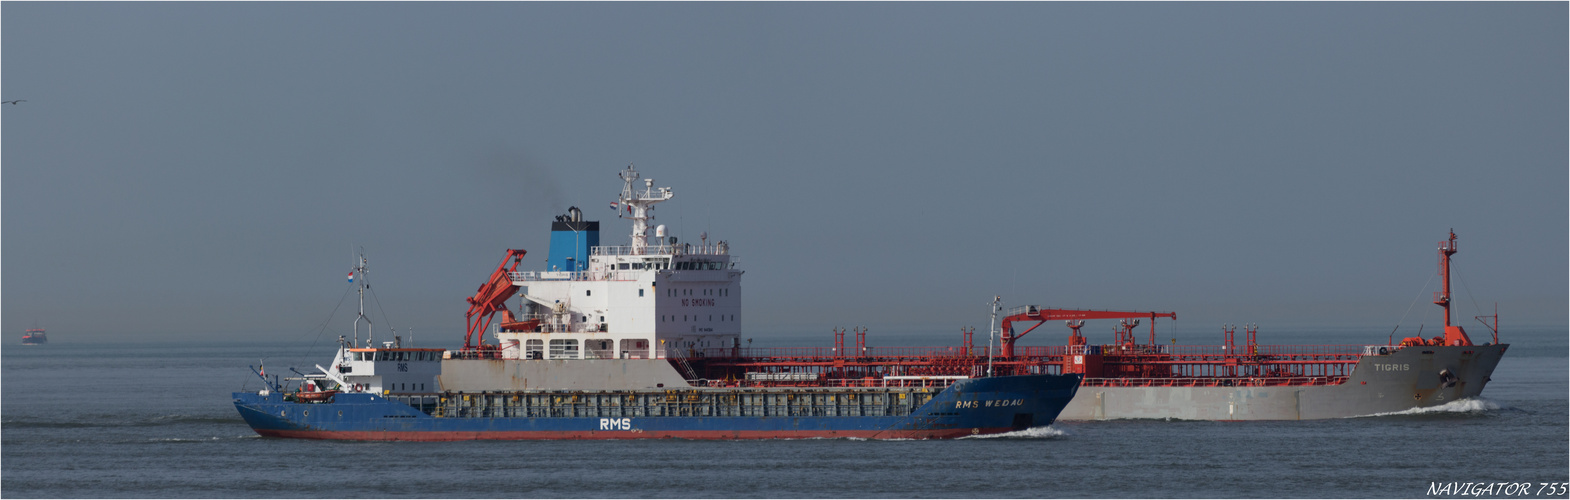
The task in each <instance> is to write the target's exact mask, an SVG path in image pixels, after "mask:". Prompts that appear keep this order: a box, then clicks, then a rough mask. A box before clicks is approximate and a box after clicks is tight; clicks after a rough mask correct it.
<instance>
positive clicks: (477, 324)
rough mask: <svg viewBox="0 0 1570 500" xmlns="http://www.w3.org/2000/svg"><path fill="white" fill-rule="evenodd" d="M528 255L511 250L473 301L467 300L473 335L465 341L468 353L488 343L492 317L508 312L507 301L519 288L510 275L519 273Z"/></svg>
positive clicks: (466, 318)
mask: <svg viewBox="0 0 1570 500" xmlns="http://www.w3.org/2000/svg"><path fill="white" fill-rule="evenodd" d="M526 253H528V252H527V251H525V250H514V249H509V250H507V256H506V257H504V258H502V261H501V263H500V264H497V265H496V270H495V271H492V272H491V277H490V279H488V280H486V281H485V284H482V285H480V289H479V291H476V292H474V296H473V297H469V298H468V299H466V300H468V301H469V312H468V314H465V315H464V319H465V320H467V321H468V323H469V333H468V335H467V336H465V337H464V339H463V349H464V350H470V349H478V348H481V346H482V345H483V344H484V342H485V330H486V329H487V328H490V326H491V317H492V316H495V315H496V312H497V311H505V310H506V309H507V299H509V298H511V297H512V294H513V293H515V292H517V291H518V285H514V284H512V277H510V276H508V275H507V274H508V273H511V272H513V271H516V270H517V269H518V264H519V263H520V262H522V261H523V254H526ZM507 261H512V266H510V267H509V266H508V265H507Z"/></svg>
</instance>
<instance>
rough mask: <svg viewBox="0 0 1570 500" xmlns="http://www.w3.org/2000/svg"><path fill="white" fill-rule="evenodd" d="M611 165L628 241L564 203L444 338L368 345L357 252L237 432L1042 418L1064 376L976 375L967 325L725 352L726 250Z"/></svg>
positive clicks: (884, 429) (770, 432)
mask: <svg viewBox="0 0 1570 500" xmlns="http://www.w3.org/2000/svg"><path fill="white" fill-rule="evenodd" d="M621 178H622V179H623V189H622V192H621V195H620V197H619V198H618V199H617V201H616V202H615V203H612V204H611V208H612V210H615V211H616V214H617V216H618V217H619V218H622V219H629V220H630V221H631V225H632V234H631V237H630V239H629V241H628V243H629V244H628V245H625V246H612V245H601V244H600V238H599V235H600V228H599V223H598V222H597V221H586V220H584V218H583V214H582V212H581V211H580V210H578V209H577V208H576V207H574V208H571V209H569V210H568V213H567V214H566V215H562V216H558V217H557V218H556V221H555V222H554V223H552V226H551V241H550V249H549V255H548V257H547V259H546V269H545V270H542V271H520V270H519V269H518V267H519V264H520V263H521V262H522V259H523V257H524V255H525V253H526V252H525V251H523V250H508V251H507V253H506V256H505V257H504V258H503V259H502V261H501V263H500V264H499V265H498V266H497V268H496V269H495V270H494V271H493V272H492V273H491V276H490V277H489V278H488V279H487V280H486V281H485V282H484V284H482V285H481V286H480V288H479V290H478V291H477V292H476V293H475V294H474V296H471V297H469V298H468V303H469V311H468V329H467V335H466V337H465V340H464V347H463V348H462V349H459V350H445V349H438V348H419V347H413V346H412V345H408V346H406V345H404V340H403V339H402V338H399V337H393V338H392V339H391V340H384V341H382V342H380V343H377V342H376V341H375V340H374V339H373V338H372V330H371V327H370V318H369V317H367V316H365V314H364V312H363V311H364V298H363V296H364V291H365V289H366V286H367V285H366V284H365V261H364V259H363V257H362V258H361V259H360V260H359V261H358V263H357V264H356V267H355V271H354V272H353V273H351V274H350V282H351V284H353V283H355V281H356V280H357V279H358V284H355V286H356V287H357V288H359V290H360V294H361V311H362V312H361V314H360V315H359V316H358V317H356V318H355V323H354V328H355V330H354V335H353V336H352V338H343V337H340V340H339V345H338V347H337V349H336V350H335V352H334V353H333V354H332V356H331V359H330V360H328V361H326V362H325V363H323V364H318V365H315V366H314V367H313V368H315V370H314V371H310V372H309V373H305V372H298V371H296V372H295V376H290V377H279V376H277V375H276V374H275V375H273V376H271V377H268V376H267V375H266V374H265V370H263V369H256V370H255V371H256V374H257V375H258V376H260V377H261V378H262V379H263V381H264V385H265V388H264V389H262V390H261V391H257V392H237V393H234V404H235V407H236V408H237V409H238V411H239V412H240V415H241V416H242V417H244V419H245V421H246V422H247V423H248V424H249V425H250V426H251V427H252V428H253V429H255V430H256V432H257V433H259V434H261V435H263V436H272V437H292V438H316V439H363V440H469V439H636V438H693V439H752V438H806V437H864V438H950V437H960V436H968V435H974V434H991V433H1000V432H1008V431H1012V430H1020V429H1026V428H1030V427H1038V426H1045V425H1048V424H1050V423H1052V422H1053V420H1054V419H1055V418H1056V417H1057V415H1058V414H1059V413H1060V412H1061V411H1062V410H1063V409H1064V407H1065V406H1066V405H1068V403H1069V401H1070V400H1071V399H1072V398H1073V397H1074V394H1075V392H1076V391H1077V390H1078V388H1079V386H1080V380H1081V375H1078V374H1062V373H1058V372H1057V371H1054V370H1051V369H1038V370H1031V369H1025V370H1010V371H1008V372H1006V373H1005V372H1000V371H994V370H993V368H994V367H993V366H992V365H991V364H990V362H991V361H992V360H993V359H994V358H995V357H996V354H997V352H996V351H994V350H991V349H984V348H976V347H974V346H972V345H971V342H970V341H969V339H970V335H969V334H968V333H967V335H966V341H965V343H964V344H963V345H962V346H956V347H940V348H930V347H904V348H898V347H896V348H891V347H872V346H869V345H867V340H866V339H867V332H866V329H864V328H858V329H855V330H853V331H854V332H855V343H854V345H846V339H845V333H847V330H843V329H836V330H835V343H834V346H833V347H805V348H752V347H743V346H742V337H741V322H742V309H741V276H742V274H743V273H744V271H743V270H742V269H740V268H739V259H738V258H737V257H736V255H734V254H733V253H731V248H730V244H729V243H728V242H725V241H717V242H712V243H711V242H710V241H709V238H708V235H707V234H706V233H705V234H703V235H701V236H700V237H699V242H697V243H696V244H694V243H682V242H679V241H678V240H677V238H674V237H667V236H666V232H665V226H655V227H653V228H652V229H653V233H654V234H653V235H650V234H648V233H649V229H651V228H650V225H649V223H650V222H651V221H652V220H653V218H654V216H653V205H654V204H656V203H660V202H663V201H666V200H669V199H671V197H672V196H673V195H672V192H671V190H670V188H654V187H653V186H654V182H653V180H652V179H644V180H643V182H642V183H641V185H639V184H640V183H639V182H637V181H638V180H639V175H638V172H637V171H636V170H634V169H632V168H631V167H628V168H627V169H626V170H624V171H622V172H621ZM998 311H999V309H998V307H997V301H996V300H994V303H993V315H994V319H995V318H996V314H997V312H998ZM497 314H500V315H501V318H500V321H499V322H496V323H495V324H494V325H493V323H492V320H493V318H495V316H496V315H497ZM361 323H364V324H365V327H366V331H365V332H364V338H363V339H362V335H361V333H362V332H361V331H360V324H361ZM748 343H749V344H750V339H749V341H748ZM411 344H412V342H411ZM291 371H294V370H293V369H291Z"/></svg>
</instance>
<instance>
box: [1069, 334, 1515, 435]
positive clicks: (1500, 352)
mask: <svg viewBox="0 0 1570 500" xmlns="http://www.w3.org/2000/svg"><path fill="white" fill-rule="evenodd" d="M1507 348H1509V345H1508V344H1500V345H1489V346H1416V347H1405V348H1398V349H1396V350H1395V351H1394V352H1391V353H1390V354H1388V355H1369V356H1363V357H1362V359H1360V360H1359V361H1358V363H1357V365H1356V367H1354V368H1353V371H1352V374H1351V375H1350V376H1349V377H1348V379H1347V381H1346V382H1345V383H1342V384H1340V385H1321V386H1259V387H1100V386H1093V385H1087V386H1083V387H1081V388H1080V390H1079V393H1078V394H1077V395H1075V396H1074V399H1073V400H1072V401H1070V402H1069V405H1068V407H1067V408H1065V409H1064V410H1063V413H1062V415H1060V416H1059V417H1058V419H1059V420H1105V419H1122V418H1155V419H1166V418H1172V419H1185V420H1305V419H1320V418H1342V417H1356V416H1362V415H1374V414H1380V413H1390V412H1398V411H1405V410H1410V409H1413V408H1419V407H1425V406H1438V405H1442V404H1446V403H1450V402H1452V401H1456V400H1459V399H1465V398H1470V397H1475V396H1478V395H1479V394H1481V393H1482V392H1483V387H1484V386H1485V385H1487V384H1488V381H1489V375H1491V374H1493V372H1494V367H1496V366H1498V365H1499V359H1500V358H1501V357H1502V356H1504V353H1505V350H1506V349H1507ZM1446 370H1448V371H1449V372H1450V373H1451V374H1452V375H1454V376H1455V379H1454V383H1453V384H1448V385H1449V386H1448V387H1446V385H1447V384H1445V383H1444V381H1443V380H1442V375H1441V372H1443V371H1446Z"/></svg>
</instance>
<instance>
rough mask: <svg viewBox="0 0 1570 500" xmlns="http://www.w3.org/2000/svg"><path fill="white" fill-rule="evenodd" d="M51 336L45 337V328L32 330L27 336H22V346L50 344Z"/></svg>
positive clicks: (29, 330)
mask: <svg viewBox="0 0 1570 500" xmlns="http://www.w3.org/2000/svg"><path fill="white" fill-rule="evenodd" d="M48 343H49V336H47V335H44V329H43V328H30V329H28V330H27V334H25V335H22V345H38V344H48Z"/></svg>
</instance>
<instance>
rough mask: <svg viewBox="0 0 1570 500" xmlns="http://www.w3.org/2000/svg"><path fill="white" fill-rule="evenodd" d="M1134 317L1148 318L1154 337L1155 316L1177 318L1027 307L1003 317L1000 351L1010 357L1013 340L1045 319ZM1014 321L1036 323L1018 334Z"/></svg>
mask: <svg viewBox="0 0 1570 500" xmlns="http://www.w3.org/2000/svg"><path fill="white" fill-rule="evenodd" d="M1135 318H1150V328H1151V338H1152V339H1154V338H1155V328H1156V318H1172V319H1173V320H1177V313H1175V312H1165V313H1158V312H1123V311H1087V310H1080V309H1036V310H1034V311H1031V310H1029V309H1027V310H1026V311H1025V312H1023V313H1019V314H1013V315H1009V316H1007V317H1004V318H1003V324H1002V327H1001V328H1000V329H1001V330H1002V331H1003V353H1002V355H1003V357H1004V358H1012V357H1014V342H1015V341H1017V340H1019V339H1020V337H1024V336H1025V334H1027V333H1030V331H1031V330H1035V329H1036V327H1038V326H1041V324H1042V323H1045V322H1046V321H1047V320H1059V319H1061V320H1087V319H1135ZM1015 321H1035V322H1036V324H1034V325H1031V326H1030V328H1027V329H1025V331H1024V332H1022V333H1020V334H1018V335H1015V334H1014V328H1013V326H1014V322H1015ZM1069 328H1074V327H1073V326H1072V325H1070V326H1069ZM1074 330H1075V333H1078V332H1079V329H1077V328H1075V329H1074ZM1152 343H1154V340H1152Z"/></svg>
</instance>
